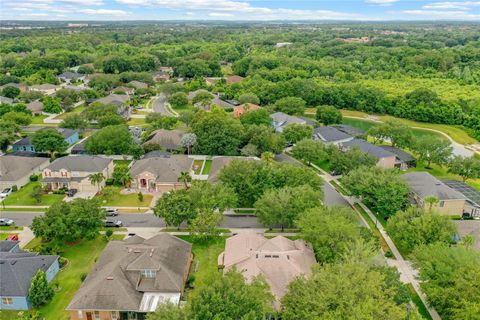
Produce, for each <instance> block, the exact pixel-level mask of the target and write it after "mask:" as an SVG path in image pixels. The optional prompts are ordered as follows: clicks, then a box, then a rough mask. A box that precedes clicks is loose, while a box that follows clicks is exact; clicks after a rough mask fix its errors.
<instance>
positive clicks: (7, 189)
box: [0, 188, 12, 198]
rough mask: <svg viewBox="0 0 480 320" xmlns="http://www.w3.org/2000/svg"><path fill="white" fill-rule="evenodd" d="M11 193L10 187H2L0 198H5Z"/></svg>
mask: <svg viewBox="0 0 480 320" xmlns="http://www.w3.org/2000/svg"><path fill="white" fill-rule="evenodd" d="M10 193H12V188H6V189H3V191H2V193H0V198H6V197H8V196H9V195H10Z"/></svg>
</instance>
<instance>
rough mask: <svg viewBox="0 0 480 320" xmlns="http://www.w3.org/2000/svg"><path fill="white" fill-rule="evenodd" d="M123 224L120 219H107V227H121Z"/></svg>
mask: <svg viewBox="0 0 480 320" xmlns="http://www.w3.org/2000/svg"><path fill="white" fill-rule="evenodd" d="M121 226H123V223H122V221H120V220H114V219H106V220H105V227H107V228H120V227H121Z"/></svg>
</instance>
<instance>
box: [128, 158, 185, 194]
mask: <svg viewBox="0 0 480 320" xmlns="http://www.w3.org/2000/svg"><path fill="white" fill-rule="evenodd" d="M192 165H193V159H192V158H190V157H188V156H186V155H181V154H179V155H171V156H168V157H153V158H143V159H141V160H137V161H135V163H134V164H133V165H132V166H131V167H130V170H129V171H130V175H131V176H132V188H133V189H136V190H138V191H142V192H144V193H145V192H168V191H171V190H175V189H182V188H184V187H185V184H184V183H183V182H182V181H178V178H179V177H180V174H181V173H182V172H188V173H190V174H193V170H192Z"/></svg>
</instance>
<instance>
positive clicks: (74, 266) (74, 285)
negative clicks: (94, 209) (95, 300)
mask: <svg viewBox="0 0 480 320" xmlns="http://www.w3.org/2000/svg"><path fill="white" fill-rule="evenodd" d="M123 238H124V236H123V235H113V236H112V239H113V240H122V239H123ZM40 245H41V241H40V240H39V239H38V238H35V239H34V240H32V241H31V242H30V243H29V244H28V245H27V248H28V249H36V248H38V247H39V246H40ZM106 245H107V241H106V239H105V237H104V236H99V237H97V238H96V239H95V240H91V241H82V242H80V243H79V244H76V245H72V246H69V245H63V246H62V251H63V253H62V254H61V256H62V257H64V258H66V259H67V260H68V265H67V266H66V267H65V268H64V269H63V270H61V271H60V272H59V273H58V274H57V275H56V276H55V278H54V279H53V280H52V283H58V284H59V286H60V288H61V289H60V291H59V292H56V293H55V296H54V297H53V299H52V301H50V303H49V304H47V305H46V306H44V307H42V308H41V309H40V310H39V311H40V314H41V315H42V316H43V317H45V319H46V320H50V319H51V320H67V319H68V313H67V312H66V311H65V308H66V307H67V306H68V304H69V303H70V301H71V300H72V299H73V296H74V295H75V293H76V292H77V290H78V289H79V288H80V286H81V284H82V281H81V279H80V277H81V276H82V275H83V274H85V275H86V274H88V273H89V272H90V270H91V269H92V267H93V265H94V264H95V262H96V261H97V259H98V258H99V257H100V255H101V253H102V251H103V249H104V248H105V246H106Z"/></svg>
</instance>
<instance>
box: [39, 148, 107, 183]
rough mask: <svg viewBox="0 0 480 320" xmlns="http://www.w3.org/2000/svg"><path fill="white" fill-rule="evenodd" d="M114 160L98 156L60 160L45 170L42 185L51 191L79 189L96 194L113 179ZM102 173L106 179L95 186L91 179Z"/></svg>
mask: <svg viewBox="0 0 480 320" xmlns="http://www.w3.org/2000/svg"><path fill="white" fill-rule="evenodd" d="M113 169H114V163H113V160H112V159H109V158H102V157H97V156H87V155H80V156H66V157H62V158H58V159H56V160H55V161H53V162H52V163H51V164H50V165H49V166H47V167H46V168H45V169H43V172H42V184H43V185H44V186H46V187H47V189H49V190H57V189H62V188H66V189H77V190H78V191H79V192H96V191H97V190H99V189H101V188H103V187H104V186H105V180H106V179H109V178H111V177H112V173H113ZM96 173H101V174H103V176H104V177H105V179H104V180H103V181H101V182H100V183H98V184H96V185H93V184H92V182H91V181H90V180H89V177H90V176H91V175H93V174H96Z"/></svg>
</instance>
